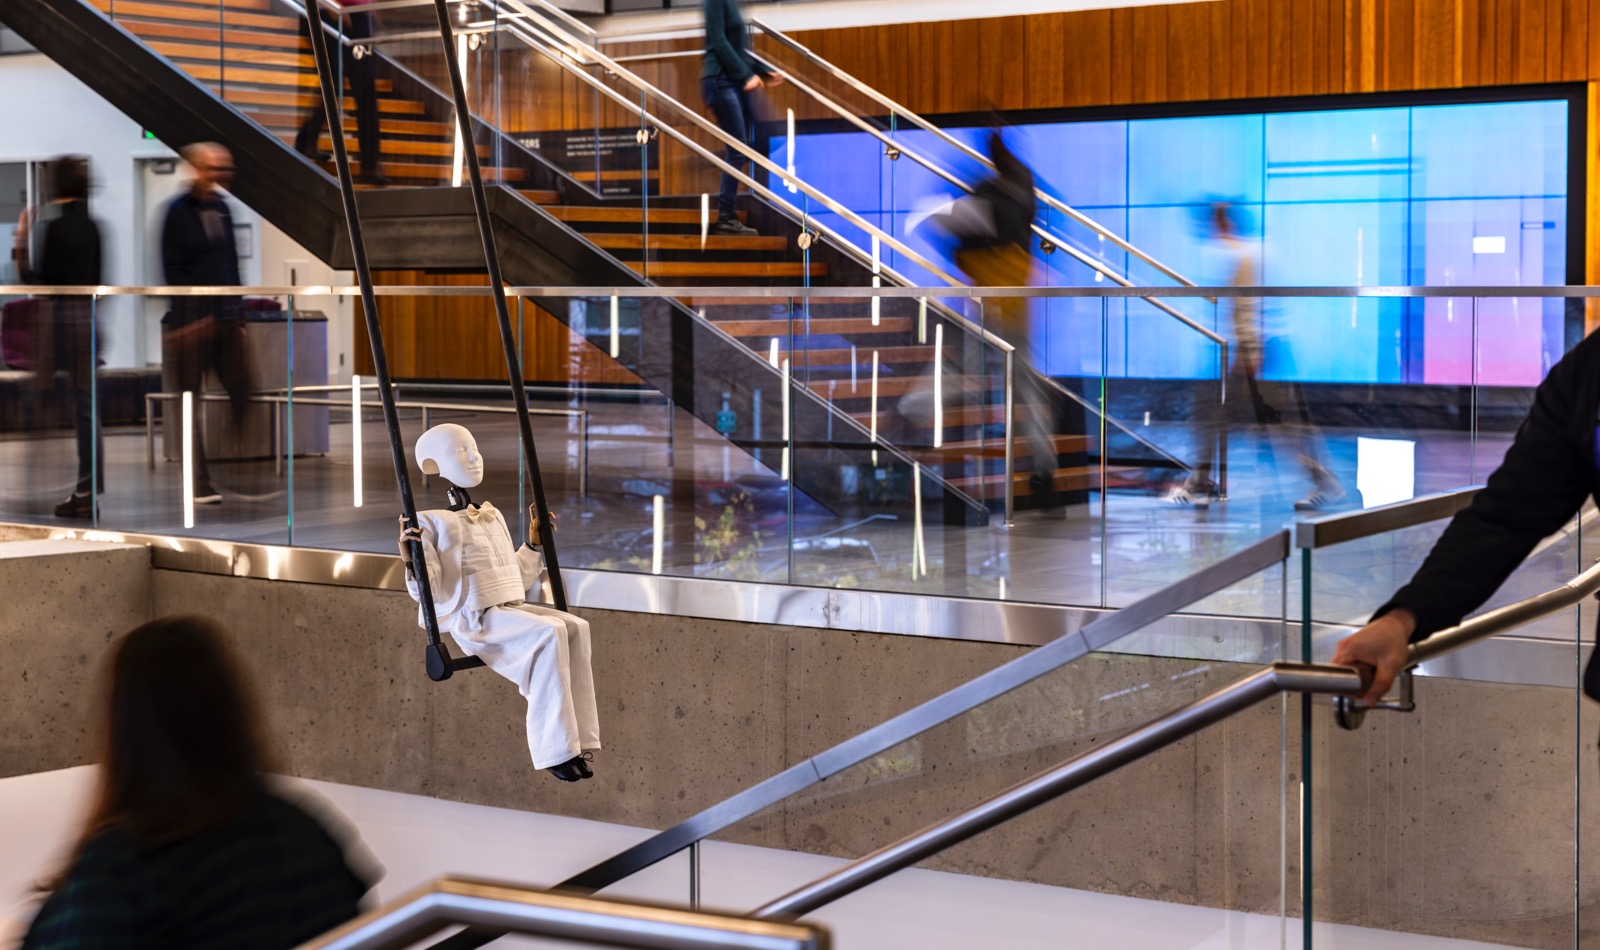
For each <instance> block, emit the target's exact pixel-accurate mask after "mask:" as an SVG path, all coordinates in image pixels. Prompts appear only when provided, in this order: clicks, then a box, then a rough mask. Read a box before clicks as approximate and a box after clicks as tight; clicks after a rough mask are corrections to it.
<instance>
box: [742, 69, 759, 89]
mask: <svg viewBox="0 0 1600 950" xmlns="http://www.w3.org/2000/svg"><path fill="white" fill-rule="evenodd" d="M760 88H761V77H760V76H757V75H755V74H754V73H751V74H750V78H749V79H746V80H745V81H744V91H745V92H755V91H756V90H757V89H760Z"/></svg>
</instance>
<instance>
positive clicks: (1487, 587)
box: [1333, 338, 1600, 700]
mask: <svg viewBox="0 0 1600 950" xmlns="http://www.w3.org/2000/svg"><path fill="white" fill-rule="evenodd" d="M1597 339H1600V338H1591V339H1589V340H1587V341H1585V342H1584V343H1581V344H1579V346H1578V347H1577V348H1575V349H1574V350H1573V352H1572V353H1570V354H1568V355H1567V357H1566V358H1564V359H1563V360H1562V361H1561V362H1560V363H1557V364H1556V366H1555V368H1554V369H1552V370H1551V371H1550V375H1549V377H1548V378H1546V380H1545V381H1544V382H1543V383H1542V384H1540V386H1539V388H1538V390H1537V391H1536V392H1535V393H1534V400H1533V408H1532V409H1531V410H1530V411H1529V413H1528V417H1527V418H1526V419H1525V420H1523V423H1522V426H1521V427H1520V428H1519V429H1518V430H1517V436H1516V439H1515V440H1514V441H1513V442H1512V444H1511V449H1510V450H1509V451H1508V452H1507V453H1506V457H1505V461H1503V462H1502V463H1501V464H1500V467H1499V468H1498V469H1496V470H1495V471H1494V474H1492V475H1490V476H1489V481H1488V484H1487V486H1486V487H1485V488H1484V489H1483V491H1481V492H1479V493H1478V497H1477V498H1475V499H1473V502H1472V505H1471V506H1470V507H1468V508H1467V509H1466V510H1465V511H1462V512H1461V513H1459V514H1457V515H1456V516H1455V518H1454V519H1452V520H1451V522H1450V526H1449V527H1448V528H1446V529H1445V532H1444V534H1443V535H1441V536H1440V538H1439V540H1438V542H1436V543H1435V544H1434V546H1433V550H1432V551H1431V552H1429V554H1428V557H1427V559H1426V560H1424V561H1423V562H1422V567H1420V568H1419V569H1418V570H1417V573H1416V574H1415V575H1414V576H1413V577H1412V578H1411V581H1410V583H1408V584H1406V585H1405V586H1404V587H1402V588H1400V590H1399V591H1397V592H1395V595H1394V596H1393V597H1392V598H1390V599H1389V602H1388V603H1386V604H1384V605H1383V606H1382V607H1381V608H1379V609H1378V612H1377V614H1376V615H1375V616H1374V618H1373V621H1372V622H1371V623H1369V624H1368V625H1367V626H1365V627H1363V628H1362V629H1361V630H1359V631H1357V632H1356V633H1355V634H1353V635H1352V636H1350V637H1348V638H1346V639H1345V640H1344V641H1342V642H1341V643H1340V644H1339V647H1338V649H1337V651H1335V653H1334V657H1333V662H1335V663H1365V664H1368V665H1370V666H1373V667H1374V668H1375V669H1376V670H1377V675H1376V676H1375V677H1374V681H1373V684H1372V688H1371V689H1370V690H1369V692H1368V693H1367V698H1368V699H1369V700H1375V699H1378V698H1381V697H1382V694H1383V693H1384V692H1385V691H1387V689H1388V686H1389V683H1390V682H1391V681H1392V680H1393V678H1394V676H1395V675H1396V674H1398V673H1399V671H1400V667H1401V665H1402V664H1403V662H1404V658H1405V648H1406V643H1407V642H1408V641H1416V640H1421V639H1423V638H1425V637H1428V636H1430V635H1432V634H1433V633H1435V632H1436V631H1439V630H1443V629H1445V628H1447V627H1451V626H1454V625H1455V624H1457V623H1459V622H1460V621H1461V618H1462V617H1465V616H1466V615H1467V614H1469V613H1471V612H1472V611H1474V610H1476V609H1477V608H1478V607H1480V606H1482V604H1483V602H1484V601H1486V600H1488V599H1489V597H1490V595H1491V594H1493V593H1494V592H1495V591H1496V590H1497V589H1498V588H1499V587H1500V585H1501V584H1502V583H1504V582H1505V579H1506V578H1507V577H1509V576H1511V572H1512V571H1514V570H1516V568H1517V565H1519V564H1521V563H1522V561H1523V559H1524V558H1526V557H1527V556H1528V553H1529V552H1530V551H1532V550H1533V548H1534V546H1535V545H1536V544H1538V543H1539V541H1540V540H1541V539H1542V538H1544V537H1546V536H1548V535H1550V534H1551V533H1553V532H1554V531H1555V530H1556V529H1558V528H1560V527H1561V526H1562V525H1563V524H1564V523H1566V522H1567V521H1568V520H1569V519H1571V518H1572V516H1573V515H1574V514H1576V513H1577V511H1578V509H1579V508H1581V507H1582V506H1583V500H1584V497H1585V495H1586V494H1587V493H1588V491H1589V488H1590V486H1589V468H1590V466H1589V461H1588V459H1587V458H1586V453H1587V452H1589V451H1590V449H1591V443H1590V440H1589V432H1590V430H1591V429H1592V428H1593V426H1594V420H1593V419H1580V418H1577V414H1578V413H1580V412H1581V411H1582V410H1581V408H1580V407H1579V406H1578V405H1577V403H1578V392H1579V388H1580V384H1581V383H1582V382H1583V379H1582V374H1583V373H1584V372H1593V371H1594V362H1595V355H1594V354H1595V350H1596V347H1597V345H1600V343H1597Z"/></svg>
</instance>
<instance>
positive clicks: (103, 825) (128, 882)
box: [22, 616, 371, 950]
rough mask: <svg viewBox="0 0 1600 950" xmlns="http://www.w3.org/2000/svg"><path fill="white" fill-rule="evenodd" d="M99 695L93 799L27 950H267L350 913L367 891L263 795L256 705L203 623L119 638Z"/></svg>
mask: <svg viewBox="0 0 1600 950" xmlns="http://www.w3.org/2000/svg"><path fill="white" fill-rule="evenodd" d="M102 694H103V698H102V704H103V709H102V712H103V715H104V723H105V725H104V729H103V733H102V736H101V742H102V752H103V755H102V758H101V766H100V783H99V790H98V794H97V795H96V798H95V802H94V805H93V807H92V809H91V811H90V813H89V820H88V822H87V825H86V827H85V828H84V832H83V836H82V838H81V840H80V841H79V842H78V845H77V848H76V849H75V851H74V853H73V857H72V860H71V863H70V865H69V866H68V867H67V869H66V871H65V872H64V873H63V874H62V875H61V877H60V879H59V880H57V881H56V882H55V883H54V884H53V885H52V886H51V888H50V891H51V892H50V894H49V896H48V897H47V898H46V900H45V902H44V906H43V907H41V908H40V910H39V913H38V915H37V916H36V917H35V918H34V920H33V924H32V925H31V926H30V927H29V929H28V934H27V936H26V937H24V938H23V941H22V947H23V950H46V948H49V950H68V948H73V950H78V948H91V947H139V948H144V947H150V948H157V947H159V948H178V947H189V948H207V947H217V948H222V947H228V948H240V950H272V948H287V947H293V946H297V945H298V944H300V943H303V942H305V941H307V940H309V939H311V938H312V937H315V936H316V935H318V934H320V933H322V932H324V931H326V930H329V929H331V928H333V927H335V926H337V925H339V924H341V923H343V922H344V921H346V920H349V919H350V918H351V917H354V916H355V915H356V914H357V912H358V911H359V902H360V900H361V897H362V895H363V894H365V893H366V892H367V890H368V889H369V888H370V887H371V880H370V879H369V876H368V875H366V874H363V873H359V872H357V871H356V870H354V869H352V868H351V867H350V864H349V862H348V861H347V859H346V857H345V854H344V849H343V848H342V847H341V846H340V845H339V843H338V842H336V841H335V840H334V838H333V836H332V835H330V834H329V833H328V831H327V830H326V829H324V828H323V826H322V825H321V824H320V823H319V822H318V821H317V820H316V819H314V818H312V817H311V816H310V815H308V814H307V813H306V812H305V811H303V810H302V809H301V808H300V807H299V806H297V805H295V804H292V803H290V802H289V801H287V800H285V799H284V798H283V797H281V796H280V795H278V794H277V793H275V792H274V791H272V790H271V789H270V788H269V786H268V783H267V781H266V779H265V777H264V776H263V774H262V771H263V768H264V766H265V765H266V754H265V749H264V743H263V738H262V735H261V730H260V728H259V726H258V725H257V719H256V712H255V707H254V704H253V702H252V701H251V698H250V696H249V695H248V692H247V690H246V688H245V684H244V681H243V679H242V678H241V677H240V675H239V673H238V669H237V666H236V664H235V663H234V661H233V658H232V657H231V656H230V654H229V652H228V650H227V648H226V647H225V645H224V644H223V640H222V634H221V630H220V629H219V628H218V627H217V625H216V624H215V623H214V622H213V621H211V620H208V619H206V618H203V617H194V616H189V617H169V618H164V619H161V620H155V621H152V622H150V623H147V624H145V625H143V626H141V627H138V628H136V629H135V630H133V631H132V632H130V633H128V634H127V635H126V636H124V637H123V638H122V639H121V640H120V641H119V642H118V643H117V644H116V645H115V646H114V647H113V648H112V653H111V658H110V662H109V666H108V671H107V676H106V681H105V683H104V686H103V687H102Z"/></svg>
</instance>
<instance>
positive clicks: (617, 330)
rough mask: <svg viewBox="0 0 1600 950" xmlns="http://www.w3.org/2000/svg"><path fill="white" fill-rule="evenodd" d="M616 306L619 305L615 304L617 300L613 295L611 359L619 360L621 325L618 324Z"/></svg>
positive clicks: (620, 353)
mask: <svg viewBox="0 0 1600 950" xmlns="http://www.w3.org/2000/svg"><path fill="white" fill-rule="evenodd" d="M618 306H619V305H618V303H617V298H616V296H615V295H613V296H612V298H611V358H612V359H620V358H621V357H622V327H621V324H620V323H619V322H618V315H617V308H618Z"/></svg>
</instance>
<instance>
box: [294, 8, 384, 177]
mask: <svg viewBox="0 0 1600 950" xmlns="http://www.w3.org/2000/svg"><path fill="white" fill-rule="evenodd" d="M371 2H372V0H344V6H346V7H353V6H365V5H366V4H369V3H371ZM317 9H318V11H319V13H320V14H321V16H320V21H319V22H322V23H326V24H327V25H329V26H331V27H333V28H334V29H335V30H337V29H338V27H339V17H338V15H337V14H335V13H333V12H332V11H331V10H328V9H326V8H325V7H322V6H321V5H320V4H319V5H318V6H317ZM345 20H346V25H345V28H344V31H343V36H342V37H341V36H330V37H328V45H329V48H330V49H337V50H338V51H339V63H340V68H339V76H340V77H346V78H348V79H349V80H350V94H351V96H353V97H354V98H355V100H356V147H357V148H358V149H360V151H361V177H362V179H363V180H364V181H365V182H366V183H367V184H369V185H387V184H389V179H388V178H387V177H385V176H384V174H383V172H382V170H381V169H382V166H381V164H380V161H381V158H382V154H381V153H382V143H383V129H382V126H381V122H382V120H381V119H380V118H379V115H378V77H377V75H376V70H375V69H374V66H375V65H376V64H377V56H378V54H377V51H376V50H375V49H373V47H372V46H370V45H368V46H367V49H368V53H367V55H365V56H363V57H361V58H360V59H357V58H356V55H355V49H354V47H352V46H349V45H347V44H345V43H342V42H340V39H351V40H355V41H357V42H358V43H359V42H360V41H362V40H370V39H372V14H371V13H364V12H363V13H358V12H355V11H353V10H351V11H347V12H346V13H345ZM310 34H311V16H310V7H307V13H306V16H305V18H304V19H302V20H301V21H300V35H301V36H304V37H307V38H308V39H309V37H310ZM335 86H336V87H337V88H338V89H339V90H340V92H339V99H340V101H341V102H343V101H344V91H343V90H344V85H343V83H339V82H335ZM327 123H328V117H327V115H326V113H325V112H324V110H323V108H322V99H321V97H320V95H319V96H318V98H317V103H316V105H313V106H312V107H311V111H310V112H309V113H307V115H306V120H305V122H304V123H302V124H301V126H300V131H299V132H297V133H296V134H295V137H294V150H295V151H297V152H299V153H300V154H301V155H304V156H306V157H307V158H309V159H311V160H312V161H317V162H325V161H328V160H329V159H330V158H331V157H332V156H331V155H329V154H328V153H327V152H324V151H323V150H322V147H321V145H320V144H319V140H320V139H321V138H322V130H323V129H324V128H325V127H326V126H327ZM341 131H342V130H341Z"/></svg>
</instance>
